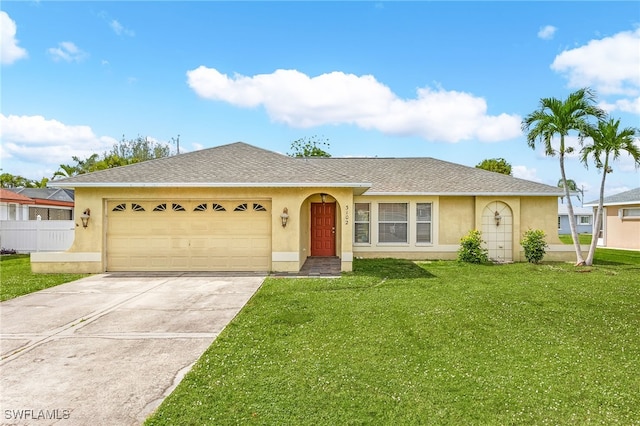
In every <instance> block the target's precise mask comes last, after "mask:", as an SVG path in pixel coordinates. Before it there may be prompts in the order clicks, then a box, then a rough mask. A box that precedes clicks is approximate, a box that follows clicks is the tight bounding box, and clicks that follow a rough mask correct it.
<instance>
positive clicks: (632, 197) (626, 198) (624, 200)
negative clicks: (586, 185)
mask: <svg viewBox="0 0 640 426" xmlns="http://www.w3.org/2000/svg"><path fill="white" fill-rule="evenodd" d="M635 203H640V187H638V188H635V189H632V190H630V191H625V192H621V193H619V194H615V195H610V196H608V197H604V200H603V205H604V206H611V205H616V204H635ZM584 204H585V206H597V205H598V200H593V201H590V202H588V203H584Z"/></svg>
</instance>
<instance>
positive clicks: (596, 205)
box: [584, 200, 640, 207]
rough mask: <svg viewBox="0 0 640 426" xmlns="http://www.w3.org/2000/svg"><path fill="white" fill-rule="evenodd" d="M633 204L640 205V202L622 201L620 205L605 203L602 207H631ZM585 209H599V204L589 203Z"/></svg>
mask: <svg viewBox="0 0 640 426" xmlns="http://www.w3.org/2000/svg"><path fill="white" fill-rule="evenodd" d="M633 204H640V200H637V201H620V202H618V203H615V202H611V203H603V204H602V207H609V206H630V205H633ZM584 206H585V207H598V203H588V204H585V205H584Z"/></svg>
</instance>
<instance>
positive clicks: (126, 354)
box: [0, 273, 264, 425]
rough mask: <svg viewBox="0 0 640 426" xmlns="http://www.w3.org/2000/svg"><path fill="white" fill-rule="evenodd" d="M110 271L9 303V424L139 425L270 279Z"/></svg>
mask: <svg viewBox="0 0 640 426" xmlns="http://www.w3.org/2000/svg"><path fill="white" fill-rule="evenodd" d="M214 274H215V273H210V274H208V275H207V274H196V273H193V274H144V275H142V274H102V275H94V276H91V277H88V278H84V279H82V280H79V281H75V282H72V283H68V284H64V285H60V286H57V287H53V288H50V289H47V290H43V291H40V292H37V293H33V294H30V295H26V296H22V297H19V298H16V299H13V300H8V301H6V302H2V303H1V304H0V320H1V322H0V331H1V336H0V342H1V352H2V359H1V361H0V408H1V410H0V424H1V425H5V424H7V425H12V424H18V425H23V424H28V425H33V424H36V425H50V424H57V425H91V424H93V425H138V424H141V423H142V422H144V420H145V419H146V418H147V417H148V415H149V414H150V413H152V412H153V410H155V408H157V406H158V405H159V404H160V402H162V400H163V399H164V398H165V397H166V396H167V395H169V393H171V391H172V390H173V389H174V388H175V386H176V385H177V384H178V383H179V382H180V380H181V379H182V377H183V376H184V374H185V373H186V372H187V371H188V370H189V369H190V368H191V366H192V365H193V363H194V362H195V361H196V360H197V359H198V358H199V357H200V355H202V353H203V352H204V351H205V350H206V349H207V348H208V347H209V345H211V342H213V341H214V340H215V338H216V337H217V336H218V334H219V333H220V332H221V331H222V329H223V328H224V327H225V326H226V325H227V324H228V323H229V321H231V319H233V318H234V317H235V316H236V314H237V313H238V312H239V311H240V309H241V308H242V307H243V306H244V305H245V304H246V302H247V301H248V300H249V299H250V298H251V296H252V295H253V294H254V293H255V292H256V290H257V289H258V288H259V287H260V285H261V284H262V282H263V281H264V276H263V275H261V276H258V275H246V276H239V275H229V276H226V275H225V274H219V275H214Z"/></svg>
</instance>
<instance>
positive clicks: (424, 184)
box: [50, 142, 563, 196]
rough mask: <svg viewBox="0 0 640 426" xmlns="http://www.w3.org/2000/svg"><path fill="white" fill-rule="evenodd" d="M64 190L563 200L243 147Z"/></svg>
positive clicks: (533, 191)
mask: <svg viewBox="0 0 640 426" xmlns="http://www.w3.org/2000/svg"><path fill="white" fill-rule="evenodd" d="M50 184H51V185H55V186H61V187H68V188H73V187H81V186H84V187H98V186H101V187H108V186H131V187H134V186H184V187H187V186H210V187H216V186H315V185H317V186H343V187H354V188H361V190H360V191H359V192H363V191H364V190H366V189H367V188H369V187H370V188H369V189H368V190H367V194H369V193H381V194H394V193H403V194H407V193H413V194H451V195H482V194H487V195H488V194H495V195H498V194H500V195H523V194H526V195H545V196H561V195H563V192H562V190H561V189H559V188H556V187H554V186H549V185H544V184H541V183H536V182H531V181H527V180H523V179H517V178H514V177H511V176H506V175H502V174H499V173H493V172H488V171H486V170H481V169H477V168H475V167H467V166H462V165H460V164H455V163H450V162H446V161H441V160H436V159H434V158H292V157H288V156H286V155H282V154H278V153H275V152H272V151H268V150H265V149H261V148H257V147H254V146H251V145H248V144H245V143H242V142H236V143H233V144H229V145H223V146H219V147H215V148H209V149H204V150H201V151H195V152H190V153H186V154H181V155H176V156H172V157H166V158H161V159H158V160H151V161H146V162H143V163H138V164H132V165H129V166H124V167H117V168H114V169H108V170H103V171H99V172H95V173H88V174H84V175H79V176H75V177H72V178H68V179H64V180H59V181H54V182H51V183H50Z"/></svg>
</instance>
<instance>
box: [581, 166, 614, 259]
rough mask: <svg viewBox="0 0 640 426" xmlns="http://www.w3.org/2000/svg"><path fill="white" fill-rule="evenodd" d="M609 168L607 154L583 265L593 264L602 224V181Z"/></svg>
mask: <svg viewBox="0 0 640 426" xmlns="http://www.w3.org/2000/svg"><path fill="white" fill-rule="evenodd" d="M608 169H609V154H607V155H606V157H605V158H604V167H603V168H602V182H601V183H600V197H599V198H598V208H597V209H596V217H595V220H594V221H593V232H592V234H593V235H592V236H591V245H589V253H587V260H585V265H587V266H591V265H593V258H594V256H595V254H596V246H597V245H598V234H599V233H600V226H601V225H602V205H603V204H604V182H605V180H606V179H607V170H608Z"/></svg>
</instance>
